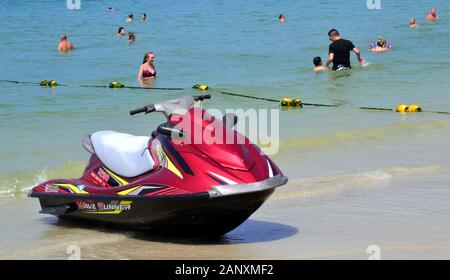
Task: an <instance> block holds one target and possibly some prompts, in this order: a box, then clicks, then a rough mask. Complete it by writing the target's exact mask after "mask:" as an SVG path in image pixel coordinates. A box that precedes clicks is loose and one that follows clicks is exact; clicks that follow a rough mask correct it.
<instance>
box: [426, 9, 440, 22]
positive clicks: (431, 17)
mask: <svg viewBox="0 0 450 280" xmlns="http://www.w3.org/2000/svg"><path fill="white" fill-rule="evenodd" d="M438 19H439V17H438V16H437V14H436V9H435V8H433V9H431V10H430V12H429V13H428V15H427V17H426V20H427V21H436V20H438Z"/></svg>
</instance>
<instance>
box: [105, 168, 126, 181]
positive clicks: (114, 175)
mask: <svg viewBox="0 0 450 280" xmlns="http://www.w3.org/2000/svg"><path fill="white" fill-rule="evenodd" d="M103 169H105V170H106V172H108V174H109V175H111V176H112V177H113V178H114V179H116V180H117V181H119V182H120V183H121V184H122V186H125V185H128V182H127V181H125V180H124V179H122V178H120V177H119V176H117V175H116V174H114V173H113V172H112V171H111V170H109V169H108V168H106V167H103Z"/></svg>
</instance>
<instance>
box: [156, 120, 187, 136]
mask: <svg viewBox="0 0 450 280" xmlns="http://www.w3.org/2000/svg"><path fill="white" fill-rule="evenodd" d="M156 130H157V131H158V133H161V134H162V135H167V136H171V137H176V138H183V137H184V132H183V131H181V130H179V129H178V128H175V127H174V126H173V125H171V124H168V123H163V124H160V125H159V126H158V128H157V129H156Z"/></svg>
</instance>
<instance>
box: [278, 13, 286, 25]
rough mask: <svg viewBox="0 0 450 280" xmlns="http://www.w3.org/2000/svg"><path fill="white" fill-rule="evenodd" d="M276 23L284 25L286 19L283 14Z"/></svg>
mask: <svg viewBox="0 0 450 280" xmlns="http://www.w3.org/2000/svg"><path fill="white" fill-rule="evenodd" d="M278 21H279V22H280V23H285V22H286V17H285V16H284V15H283V14H281V15H279V16H278Z"/></svg>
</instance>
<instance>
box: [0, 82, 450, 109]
mask: <svg viewBox="0 0 450 280" xmlns="http://www.w3.org/2000/svg"><path fill="white" fill-rule="evenodd" d="M0 82H1V83H13V84H28V85H38V86H42V87H51V88H55V87H57V86H58V87H59V86H68V85H65V84H59V83H57V82H56V81H55V80H42V81H41V82H29V81H15V80H0ZM79 87H84V88H128V89H138V90H186V89H188V88H175V87H137V86H125V85H124V84H122V83H121V82H111V83H110V84H109V85H80V86H79ZM192 88H194V89H197V90H200V91H207V90H210V91H214V92H217V93H220V94H224V95H229V96H236V97H242V98H250V99H257V100H263V101H268V102H276V103H279V104H280V105H281V106H282V107H286V108H290V107H299V108H301V107H303V106H316V107H338V106H340V104H319V103H306V102H302V101H301V100H300V99H299V98H296V99H291V98H287V97H285V98H282V99H281V100H277V99H272V98H266V97H259V96H253V95H246V94H240V93H233V92H228V91H223V90H219V89H211V88H209V87H208V86H207V85H203V84H196V85H194V86H193V87H192ZM357 108H359V109H362V110H373V111H390V112H399V113H412V112H425V113H433V114H445V115H450V112H445V111H429V110H422V108H421V107H420V105H418V104H411V105H409V106H407V105H405V104H400V105H398V106H397V107H396V108H395V109H390V108H378V107H357Z"/></svg>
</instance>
